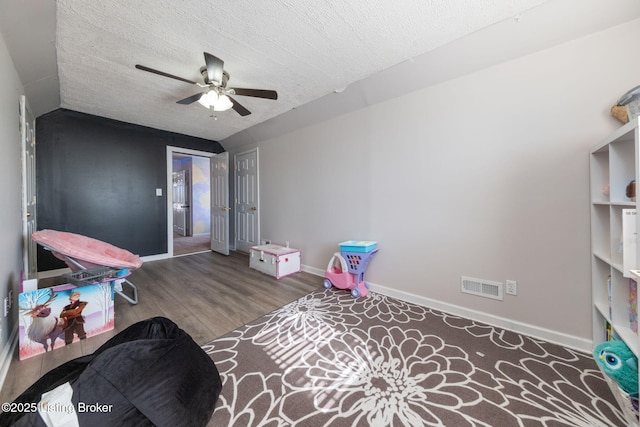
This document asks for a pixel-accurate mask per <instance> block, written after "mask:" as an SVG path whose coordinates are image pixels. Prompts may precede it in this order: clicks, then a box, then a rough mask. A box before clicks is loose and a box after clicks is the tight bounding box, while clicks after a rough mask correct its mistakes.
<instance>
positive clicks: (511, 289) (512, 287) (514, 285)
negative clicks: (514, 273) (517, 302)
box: [506, 280, 518, 295]
mask: <svg viewBox="0 0 640 427" xmlns="http://www.w3.org/2000/svg"><path fill="white" fill-rule="evenodd" d="M506 290H507V293H508V294H509V295H518V282H516V281H515V280H507V289H506Z"/></svg>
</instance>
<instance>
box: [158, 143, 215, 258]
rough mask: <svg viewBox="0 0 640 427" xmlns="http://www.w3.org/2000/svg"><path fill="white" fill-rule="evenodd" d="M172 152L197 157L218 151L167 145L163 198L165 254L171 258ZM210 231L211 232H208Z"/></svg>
mask: <svg viewBox="0 0 640 427" xmlns="http://www.w3.org/2000/svg"><path fill="white" fill-rule="evenodd" d="M174 154H188V155H190V156H198V157H208V158H209V159H211V157H214V156H216V155H217V154H218V153H211V152H209V151H199V150H192V149H190V148H181V147H174V146H171V145H167V191H166V193H167V194H165V198H166V199H167V255H168V256H169V257H170V258H173V257H174V256H175V255H173V203H172V202H171V193H170V191H171V188H172V186H173V181H172V177H171V172H173V155H174ZM209 233H211V232H209Z"/></svg>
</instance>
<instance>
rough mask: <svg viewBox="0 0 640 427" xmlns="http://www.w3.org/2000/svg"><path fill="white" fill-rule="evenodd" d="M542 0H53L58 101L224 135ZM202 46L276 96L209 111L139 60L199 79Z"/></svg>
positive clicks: (186, 87)
mask: <svg viewBox="0 0 640 427" xmlns="http://www.w3.org/2000/svg"><path fill="white" fill-rule="evenodd" d="M3 1H5V2H6V0H3ZM546 1H547V0H458V1H451V0H398V1H396V2H389V1H379V0H326V1H315V2H309V1H304V0H265V1H255V0H223V1H194V0H183V1H176V0H171V1H170V0H139V1H135V2H132V1H130V0H110V1H105V2H97V1H95V0H58V1H57V2H56V5H57V12H56V13H57V15H56V18H57V26H56V34H55V37H56V49H57V66H58V77H59V82H60V106H61V107H62V108H68V109H71V110H76V111H81V112H85V113H89V114H95V115H98V116H103V117H108V118H113V119H117V120H122V121H125V122H130V123H136V124H141V125H145V126H150V127H154V128H158V129H164V130H170V131H173V132H178V133H183V134H186V135H193V136H198V137H203V138H207V139H214V140H223V139H224V138H226V137H229V136H230V135H233V134H236V133H237V132H239V131H242V130H244V129H247V128H249V127H251V126H253V125H255V124H257V123H261V122H264V121H265V120H268V119H270V118H273V117H275V116H278V115H280V114H282V113H285V112H287V111H290V110H291V109H294V108H297V107H300V106H302V105H304V104H307V103H309V102H311V101H313V100H316V99H318V98H321V97H323V96H325V95H327V94H329V93H331V92H333V91H340V90H342V89H344V88H345V87H348V86H349V85H350V84H352V83H354V82H356V81H359V80H361V79H364V78H366V77H368V76H371V75H373V74H375V73H378V72H380V71H382V70H385V69H387V68H389V67H391V66H393V65H395V64H398V63H401V62H403V61H406V60H408V59H412V58H414V57H416V56H418V55H420V54H423V53H425V52H428V51H431V50H433V49H436V48H438V47H440V46H442V45H445V44H447V43H449V42H451V41H453V40H456V39H459V38H461V37H463V36H465V35H467V34H470V33H472V32H475V31H477V30H479V29H481V28H484V27H487V26H490V25H492V24H494V23H496V22H499V21H503V20H505V19H511V18H513V17H515V16H517V15H518V14H519V13H521V12H523V11H525V10H528V9H530V8H532V7H535V6H537V5H539V4H542V3H545V2H546ZM204 51H207V52H209V53H211V54H213V55H215V56H217V57H219V58H221V59H222V60H224V62H225V70H226V71H228V72H229V73H230V75H231V78H230V80H229V86H231V87H246V88H258V89H274V90H276V91H277V92H278V94H279V99H278V100H277V101H272V100H265V99H257V98H250V97H244V96H236V100H237V101H238V102H240V103H241V104H242V105H244V106H245V107H246V108H248V109H249V110H250V111H251V112H252V113H253V114H251V115H249V116H246V117H241V116H239V115H238V114H237V113H236V112H235V111H233V110H229V111H226V112H220V113H215V116H214V114H213V111H209V110H207V109H205V108H203V107H202V106H200V105H199V104H197V103H194V104H191V105H187V106H185V105H180V104H176V101H177V100H180V99H182V98H185V97H187V96H190V95H193V94H195V93H197V92H198V91H199V90H200V89H199V88H198V87H197V86H195V85H190V84H187V83H183V82H180V81H177V80H174V79H170V78H166V77H162V76H158V75H155V74H151V73H148V72H144V71H140V70H138V69H136V68H135V65H136V64H142V65H145V66H147V67H151V68H154V69H158V70H162V71H164V72H167V73H170V74H174V75H177V76H181V77H184V78H187V79H190V80H195V81H202V78H201V76H200V74H199V68H200V67H201V66H202V65H204V58H203V52H204ZM388 84H389V85H393V84H394V82H393V81H389V82H388ZM212 116H213V117H212Z"/></svg>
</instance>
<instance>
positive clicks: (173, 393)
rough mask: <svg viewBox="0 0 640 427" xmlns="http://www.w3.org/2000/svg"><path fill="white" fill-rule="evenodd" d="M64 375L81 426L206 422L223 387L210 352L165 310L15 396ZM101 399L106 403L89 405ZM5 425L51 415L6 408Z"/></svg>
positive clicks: (34, 393) (37, 392)
mask: <svg viewBox="0 0 640 427" xmlns="http://www.w3.org/2000/svg"><path fill="white" fill-rule="evenodd" d="M66 382H69V383H70V385H71V387H72V388H73V397H72V399H71V401H72V402H73V404H74V407H75V410H76V413H77V416H78V421H79V424H80V426H90V427H94V426H98V427H100V426H109V427H113V426H118V427H124V426H136V427H137V426H172V427H173V426H206V424H207V422H208V421H209V419H210V418H211V415H212V414H213V410H214V407H215V404H216V401H217V400H218V396H219V395H220V391H221V390H222V382H221V381H220V375H219V373H218V370H217V368H216V366H215V364H214V363H213V361H212V360H211V358H210V357H209V356H208V355H207V354H206V353H205V352H204V351H203V350H202V349H201V348H200V347H199V346H198V345H197V344H196V343H195V342H194V341H193V339H191V337H190V336H189V335H188V334H187V333H186V332H184V331H183V330H182V329H180V328H179V327H178V326H177V325H176V324H175V323H173V322H172V321H171V320H169V319H166V318H164V317H155V318H152V319H148V320H145V321H142V322H139V323H136V324H134V325H132V326H130V327H129V328H127V329H125V330H124V331H122V332H120V333H119V334H117V335H115V336H114V337H113V338H111V339H110V340H109V341H107V342H106V343H105V344H104V345H102V346H101V347H100V348H99V349H98V350H96V351H95V353H93V354H91V355H87V356H83V357H79V358H77V359H74V360H71V361H69V362H67V363H64V364H63V365H61V366H59V367H57V368H55V369H53V370H51V371H50V372H48V373H47V374H45V375H44V376H42V377H41V378H40V379H39V380H38V381H37V382H36V383H35V384H33V385H32V386H31V387H29V388H28V389H27V390H26V391H25V392H24V393H22V394H21V395H20V396H19V397H18V398H17V399H16V400H14V403H18V402H20V403H26V402H28V403H31V402H39V401H40V399H41V396H42V393H44V392H47V391H49V390H52V389H54V388H56V387H57V386H59V385H61V384H64V383H66ZM78 403H81V408H82V407H83V406H82V405H83V404H84V407H85V412H79V411H78ZM96 403H97V404H99V405H101V406H99V407H98V406H94V407H91V409H92V410H91V411H87V410H86V408H87V407H88V405H93V404H96ZM108 405H112V406H110V407H109V406H108ZM101 409H106V410H104V411H101ZM0 426H39V427H41V426H45V423H44V421H43V420H42V419H41V418H40V416H39V415H38V413H37V412H35V413H34V412H27V413H11V412H4V413H2V414H0Z"/></svg>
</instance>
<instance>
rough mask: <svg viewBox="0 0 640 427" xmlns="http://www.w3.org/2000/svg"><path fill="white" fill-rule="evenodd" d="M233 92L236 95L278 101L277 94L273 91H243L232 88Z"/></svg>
mask: <svg viewBox="0 0 640 427" xmlns="http://www.w3.org/2000/svg"><path fill="white" fill-rule="evenodd" d="M233 91H234V92H235V93H236V95H242V96H253V97H256V98H265V99H278V92H276V91H275V90H265V89H243V88H239V87H234V88H233Z"/></svg>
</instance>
